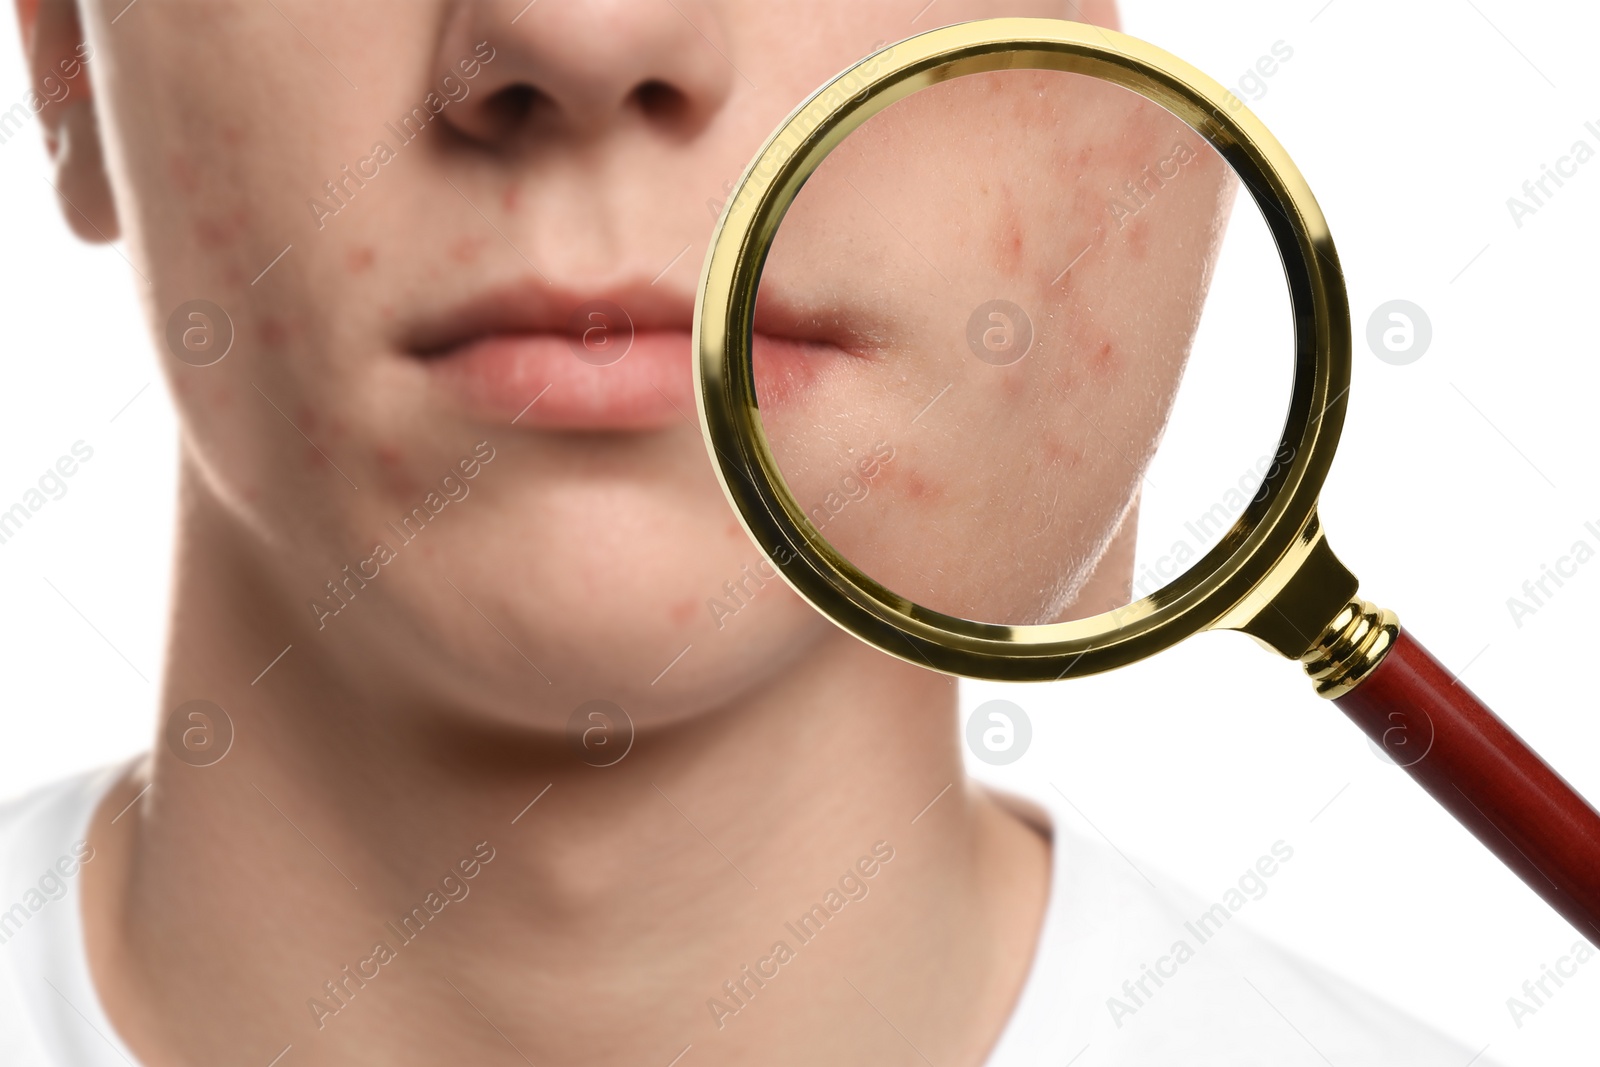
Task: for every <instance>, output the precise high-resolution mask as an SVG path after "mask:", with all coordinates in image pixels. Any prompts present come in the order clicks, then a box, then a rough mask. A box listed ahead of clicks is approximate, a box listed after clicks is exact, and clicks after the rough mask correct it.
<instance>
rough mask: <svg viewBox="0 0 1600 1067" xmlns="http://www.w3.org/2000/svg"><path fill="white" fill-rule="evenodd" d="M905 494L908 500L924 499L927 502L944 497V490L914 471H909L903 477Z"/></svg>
mask: <svg viewBox="0 0 1600 1067" xmlns="http://www.w3.org/2000/svg"><path fill="white" fill-rule="evenodd" d="M905 494H906V498H907V499H909V500H926V501H928V502H929V503H933V502H935V501H938V500H941V499H943V498H944V492H943V490H941V489H940V488H939V487H938V486H936V485H933V484H932V483H930V482H929V481H927V479H925V478H923V477H922V475H920V474H918V473H917V472H916V471H909V472H907V474H906V477H905Z"/></svg>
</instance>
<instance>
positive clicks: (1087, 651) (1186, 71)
mask: <svg viewBox="0 0 1600 1067" xmlns="http://www.w3.org/2000/svg"><path fill="white" fill-rule="evenodd" d="M1006 69H1037V70H1055V71H1063V72H1067V73H1075V74H1084V75H1089V76H1092V77H1096V78H1100V79H1103V80H1106V81H1109V82H1112V83H1114V84H1117V85H1120V86H1122V87H1123V88H1126V89H1129V90H1132V91H1133V92H1136V93H1138V94H1139V95H1141V96H1143V97H1145V98H1146V99H1148V100H1151V101H1152V102H1154V103H1156V104H1159V105H1160V106H1162V107H1164V108H1166V109H1167V110H1168V111H1170V112H1172V113H1173V114H1175V115H1177V116H1178V117H1179V118H1181V119H1183V120H1184V121H1185V122H1187V123H1188V124H1189V125H1190V126H1191V127H1193V128H1194V129H1195V130H1196V131H1197V132H1198V133H1199V134H1200V135H1201V136H1203V137H1204V138H1205V139H1206V140H1207V142H1208V143H1210V144H1211V146H1212V147H1213V148H1214V149H1216V151H1217V152H1218V153H1219V154H1221V155H1222V156H1223V158H1224V159H1226V160H1227V161H1228V163H1229V164H1230V165H1231V166H1232V167H1233V169H1234V171H1235V173H1236V174H1237V175H1238V176H1239V178H1240V180H1241V181H1242V183H1243V184H1244V186H1245V188H1246V190H1247V191H1248V192H1249V193H1250V194H1251V196H1252V197H1253V198H1254V199H1255V201H1256V203H1257V205H1258V206H1259V207H1260V209H1261V211H1262V214H1263V215H1264V217H1265V218H1266V221H1267V224H1268V226H1269V228H1270V229H1271V231H1272V234H1273V238H1274V241H1275V242H1276V243H1277V246H1278V250H1279V254H1280V256H1281V258H1282V262H1283V268H1284V273H1285V279H1286V282H1287V284H1288V288H1289V294H1290V300H1291V304H1292V306H1293V313H1294V338H1295V341H1294V344H1295V357H1294V358H1295V370H1294V385H1293V391H1292V395H1291V399H1290V405H1289V412H1288V416H1287V418H1286V420H1285V423H1284V432H1283V437H1282V440H1281V441H1280V443H1279V449H1280V451H1279V454H1280V455H1281V454H1283V453H1282V450H1283V449H1285V448H1288V449H1292V450H1293V451H1292V459H1291V460H1290V461H1289V462H1288V463H1286V464H1280V469H1279V470H1278V471H1277V473H1276V474H1275V475H1274V476H1273V477H1270V478H1269V479H1268V480H1267V481H1266V482H1265V483H1264V484H1263V486H1262V489H1261V491H1260V492H1258V494H1257V495H1256V497H1255V499H1254V500H1253V501H1252V502H1251V504H1250V505H1249V506H1248V507H1247V509H1246V511H1245V513H1244V514H1243V515H1242V516H1241V517H1240V518H1239V520H1238V522H1237V523H1235V525H1234V526H1233V528H1232V529H1231V530H1230V531H1229V532H1228V533H1227V534H1226V535H1225V536H1224V537H1223V539H1222V540H1221V542H1220V543H1219V544H1218V545H1216V546H1215V547H1214V548H1213V549H1212V550H1211V551H1210V552H1208V553H1207V554H1206V555H1205V556H1204V557H1202V558H1201V559H1200V560H1197V561H1196V562H1195V563H1194V564H1192V565H1191V566H1190V567H1189V569H1188V570H1187V571H1185V572H1184V573H1183V574H1182V575H1180V576H1179V577H1177V578H1176V579H1174V581H1173V582H1172V583H1171V584H1170V585H1167V586H1165V587H1163V588H1161V589H1159V590H1157V591H1156V592H1155V593H1153V594H1151V595H1149V596H1146V597H1143V598H1141V599H1140V600H1137V601H1135V602H1133V603H1132V604H1129V605H1127V606H1125V607H1123V608H1120V609H1118V610H1116V611H1112V612H1107V613H1103V614H1100V615H1095V616H1092V617H1089V618H1085V619H1075V620H1072V621H1070V622H1057V623H1047V624H1042V625H1028V626H1009V625H1002V624H996V623H988V622H978V621H975V620H970V619H963V618H959V617H956V616H951V615H945V614H943V613H940V612H937V611H933V610H931V609H929V608H926V607H923V606H921V605H919V604H916V603H914V602H912V601H910V600H908V599H907V598H905V597H903V596H900V595H898V594H896V593H894V592H893V591H891V590H889V589H887V588H885V587H884V586H882V585H880V584H879V583H877V582H876V581H874V580H873V579H872V578H870V577H869V576H868V575H866V574H865V573H864V572H862V571H861V570H860V569H858V568H857V567H856V566H855V565H854V564H852V563H851V562H850V561H849V560H848V559H846V558H844V557H843V556H841V555H840V554H839V553H838V552H836V551H835V550H834V549H833V547H832V546H831V545H830V544H828V542H827V541H826V540H825V539H824V538H823V537H822V535H821V533H819V532H818V531H817V530H816V528H815V527H814V526H813V525H812V523H811V521H810V519H809V517H808V516H807V514H806V512H805V509H804V508H803V507H802V506H801V504H800V503H799V501H798V500H797V499H796V498H795V497H794V495H793V494H792V493H791V492H790V490H789V488H788V486H787V483H786V482H785V481H784V479H783V477H782V474H781V473H780V471H779V469H778V466H777V463H776V462H775V460H774V457H773V453H772V449H771V446H770V442H769V441H768V439H767V436H766V433H765V430H764V428H763V426H762V423H761V417H760V412H759V409H758V405H757V400H756V392H755V382H754V374H753V369H752V365H751V345H752V329H753V316H754V309H755V298H756V291H757V288H758V287H759V285H760V281H761V271H762V268H763V266H764V265H765V261H766V257H767V254H768V252H769V251H770V249H771V246H772V241H773V238H774V237H775V235H776V233H777V230H778V226H779V225H780V224H781V222H782V220H783V217H784V214H785V213H786V212H787V211H788V209H789V207H790V206H791V205H792V204H793V202H794V199H795V197H796V196H797V195H798V193H799V191H800V188H801V186H802V185H803V184H804V183H805V181H806V180H807V179H808V178H809V177H810V176H811V174H812V173H813V172H814V171H815V170H816V169H817V167H818V166H820V165H821V163H822V161H823V159H825V158H826V157H827V155H828V153H829V152H831V151H832V150H833V149H834V148H835V147H837V146H838V144H840V143H841V142H842V141H843V140H844V139H845V137H847V136H848V135H849V134H850V133H852V132H854V131H855V130H856V129H857V128H858V127H859V126H860V125H861V124H862V123H864V122H866V121H867V120H868V119H869V118H871V117H872V116H873V115H875V114H877V113H878V112H879V111H881V110H883V109H884V108H886V107H888V106H889V105H891V104H893V103H895V102H896V101H898V100H901V99H903V98H905V97H906V96H909V95H911V94H912V93H914V92H917V91H918V90H920V89H924V88H927V87H929V86H931V85H934V84H937V83H939V82H943V81H948V80H950V79H952V78H957V77H961V76H963V75H967V74H974V73H980V72H986V71H996V70H1006ZM693 346H694V351H695V352H696V354H697V358H696V384H697V389H696V407H697V409H698V411H699V416H700V427H701V433H702V435H703V437H704V438H705V441H706V445H707V449H708V451H709V454H710V455H711V457H712V461H713V466H714V467H715V469H716V471H717V477H718V479H719V481H720V482H721V484H722V488H723V492H724V493H725V494H726V495H727V497H728V500H729V502H730V503H732V504H733V506H734V510H735V511H736V512H737V514H738V516H739V520H740V522H741V523H742V524H743V526H744V528H745V531H746V533H748V534H749V535H750V537H751V538H752V539H753V540H754V541H755V542H756V543H757V545H758V546H759V547H760V548H761V549H762V551H763V552H765V553H766V554H767V555H768V556H769V557H770V558H772V559H773V561H774V562H775V563H776V564H777V566H778V569H779V571H780V573H781V574H782V575H783V577H784V579H785V580H786V581H787V582H788V583H789V585H791V586H792V587H793V588H794V589H795V590H796V591H797V592H798V593H800V595H801V596H802V597H804V598H805V599H806V600H807V601H809V602H810V603H811V604H812V605H813V606H814V607H816V608H817V609H818V610H819V611H821V612H822V613H823V614H824V615H825V616H827V617H828V618H829V619H831V620H832V621H833V622H834V623H836V624H837V625H839V626H840V627H842V628H843V629H845V630H846V631H848V632H849V633H852V634H854V635H855V636H856V637H858V638H860V639H862V640H864V641H866V642H868V643H869V644H872V645H874V646H876V647H877V648H880V649H882V650H883V651H885V652H888V653H889V654H891V655H894V656H898V657H899V658H901V659H904V660H907V661H908V662H911V663H916V664H920V665H923V666H926V667H931V668H933V669H934V670H938V671H942V672H945V673H949V674H958V675H965V676H967V677H973V678H987V679H993V680H1000V681H1047V680H1056V679H1061V678H1069V677H1074V676H1077V675H1084V674H1092V673H1095V672H1098V671H1104V670H1109V669H1112V668H1114V667H1119V666H1122V665H1125V664H1127V663H1131V662H1133V661H1135V660H1139V659H1143V658H1144V657H1146V656H1149V655H1152V654H1154V653H1156V652H1159V651H1161V650H1162V649H1165V648H1167V647H1170V646H1171V645H1173V644H1175V643H1177V642H1178V641H1181V640H1183V639H1184V638H1186V637H1188V636H1190V635H1192V634H1195V633H1198V632H1199V631H1201V630H1206V629H1212V628H1217V627H1220V626H1226V625H1228V624H1229V618H1230V615H1232V616H1234V617H1237V616H1238V613H1239V610H1240V609H1241V607H1242V606H1243V605H1245V604H1246V603H1247V601H1251V600H1252V599H1254V600H1260V599H1261V593H1260V590H1261V589H1263V588H1264V587H1266V586H1267V585H1269V584H1270V583H1271V582H1272V581H1274V580H1281V579H1282V574H1283V570H1284V568H1285V566H1287V565H1288V563H1287V561H1289V560H1291V559H1292V558H1294V557H1295V555H1296V553H1297V552H1301V553H1303V551H1304V548H1305V545H1306V544H1307V543H1308V542H1309V541H1310V539H1311V538H1312V537H1313V536H1316V537H1318V538H1320V533H1319V532H1317V529H1318V527H1317V517H1316V511H1317V499H1318V496H1319V494H1320V492H1321V489H1322V483H1323V480H1324V478H1325V477H1326V475H1327V472H1328V468H1329V466H1330V465H1331V463H1332V459H1333V454H1334V451H1335V449H1336V448H1337V446H1338V439H1339V432H1340V430H1341V428H1342V427H1343V424H1344V415H1345V403H1346V394H1347V392H1348V389H1349V384H1350V316H1349V303H1348V298H1347V295H1346V292H1345V286H1344V275H1343V272H1342V271H1341V269H1340V267H1339V261H1338V255H1337V253H1336V251H1335V249H1334V245H1333V239H1332V237H1331V235H1330V234H1329V232H1328V226H1327V222H1326V220H1325V219H1324V217H1323V215H1322V211H1321V209H1320V208H1319V207H1318V206H1317V202H1316V199H1315V198H1314V197H1313V196H1312V194H1311V189H1310V187H1309V186H1308V185H1307V184H1306V182H1305V180H1304V178H1303V177H1302V176H1301V174H1300V172H1299V170H1298V169H1297V168H1296V167H1295V165H1294V162H1293V161H1292V160H1291V159H1290V158H1289V155H1288V153H1287V152H1285V151H1284V149H1283V147H1282V145H1280V144H1279V143H1278V141H1277V140H1276V139H1275V138H1274V137H1273V136H1272V134H1271V133H1270V132H1269V131H1268V130H1267V128H1266V126H1265V125H1263V124H1262V122H1261V121H1260V120H1259V119H1257V118H1256V117H1255V115H1253V114H1252V113H1251V112H1250V111H1249V109H1248V108H1246V107H1245V106H1244V104H1243V103H1242V102H1241V101H1240V100H1239V99H1238V98H1237V97H1236V96H1234V95H1233V94H1232V93H1230V92H1228V90H1226V89H1224V88H1223V87H1222V86H1221V85H1219V84H1218V83H1217V82H1215V81H1213V80H1212V79H1211V78H1209V77H1207V76H1206V75H1205V74H1203V73H1201V72H1200V71H1199V70H1197V69H1195V68H1194V67H1192V66H1190V65H1189V64H1187V63H1185V62H1183V61H1182V60H1181V59H1178V58H1177V57H1176V56H1173V55H1171V54H1169V53H1167V52H1166V51H1164V50H1162V49H1160V48H1157V47H1156V46H1154V45H1152V44H1149V43H1147V42H1145V41H1141V40H1139V39H1137V38H1134V37H1129V36H1127V35H1126V34H1122V33H1117V32H1115V31H1112V30H1106V29H1102V28H1100V27H1097V26H1088V25H1083V24H1080V23H1074V22H1065V21H1060V20H1055V19H1021V18H1008V19H986V20H983V21H978V22H967V23H960V24H956V25H951V26H944V27H941V28H939V29H935V30H930V31H928V32H926V33H921V34H918V35H916V36H914V37H910V38H907V39H906V40H904V41H900V42H898V43H896V44H893V45H890V46H888V47H886V48H884V49H882V50H880V51H878V52H876V53H874V54H872V55H870V56H868V57H867V58H865V59H863V60H862V61H861V62H859V63H857V64H855V65H854V66H852V67H850V68H848V69H847V70H845V71H843V72H842V73H840V74H839V75H838V76H836V77H835V78H833V79H832V80H831V81H829V82H828V83H827V84H826V85H824V86H823V87H822V88H820V89H818V90H817V91H816V92H815V93H813V94H812V95H811V96H810V97H809V98H808V99H807V100H806V101H805V102H804V103H802V104H801V105H800V106H799V107H798V108H796V109H795V110H794V112H792V113H791V114H790V115H789V117H788V118H787V119H786V120H785V121H784V122H783V124H782V125H781V126H779V127H778V129H777V130H776V131H775V132H774V133H773V134H772V136H771V137H770V138H768V140H767V142H766V143H765V144H764V145H763V146H762V149H761V151H760V152H759V153H758V154H757V155H756V157H755V158H754V159H753V160H752V161H751V163H750V165H749V167H747V168H746V170H745V172H744V174H743V175H742V177H741V178H740V180H739V183H738V185H737V186H736V187H735V188H734V190H733V192H732V194H731V195H730V196H729V198H728V201H727V204H726V205H725V206H724V208H723V212H722V216H721V218H720V219H719V221H718V223H717V228H716V231H715V234H714V237H713V240H712V243H711V247H710V249H709V251H708V252H707V255H706V260H705V266H704V268H703V270H702V273H701V279H700V291H699V296H698V299H697V302H696V308H695V323H694V340H693ZM1312 636H1315V635H1310V636H1308V638H1307V642H1308V643H1309V641H1310V637H1312Z"/></svg>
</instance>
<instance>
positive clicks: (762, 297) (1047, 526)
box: [753, 70, 1294, 625]
mask: <svg viewBox="0 0 1600 1067" xmlns="http://www.w3.org/2000/svg"><path fill="white" fill-rule="evenodd" d="M1293 352H1294V349H1293V324H1292V315H1291V309H1290V304H1289V294H1288V291H1287V287H1286V285H1285V283H1284V274H1283V269H1282V265H1281V262H1280V260H1279V257H1278V253H1277V250H1276V248H1275V247H1274V245H1273V242H1272V239H1271V236H1270V233H1269V230H1268V227H1267V225H1266V220H1265V219H1263V218H1262V216H1261V214H1260V209H1259V208H1258V207H1257V206H1256V205H1255V203H1254V201H1253V200H1252V199H1251V198H1250V197H1249V196H1248V195H1241V194H1240V192H1239V181H1238V179H1237V178H1236V176H1235V175H1234V173H1233V172H1232V170H1231V169H1230V168H1229V166H1228V164H1227V163H1226V162H1225V161H1224V160H1223V159H1222V158H1221V157H1220V156H1219V155H1218V154H1217V153H1216V151H1215V150H1213V149H1212V148H1211V147H1210V145H1209V144H1208V143H1207V142H1206V140H1205V139H1204V138H1203V137H1202V136H1201V135H1200V134H1199V133H1197V132H1196V131H1194V130H1193V129H1191V128H1190V127H1189V126H1187V125H1186V124H1184V122H1183V121H1181V120H1180V119H1179V118H1177V117H1176V116H1175V115H1172V114H1171V113H1169V112H1167V111H1166V110H1165V109H1163V108H1162V107H1160V106H1159V105H1157V104H1155V103H1152V102H1150V101H1148V100H1146V99H1145V98H1144V97H1141V96H1139V95H1137V94H1135V93H1133V92H1131V91H1129V90H1126V89H1123V88H1121V87H1119V86H1116V85H1112V84H1110V83H1107V82H1102V81H1098V80H1096V79H1094V78H1091V77H1087V76H1085V75H1079V74H1066V73H1059V72H1053V71H1033V70H1019V71H1001V72H992V73H982V74H972V75H968V76H964V77H959V78H955V79H952V80H950V81H946V82H943V83H940V84H937V85H934V86H932V87H930V88H927V89H924V90H922V91H920V92H917V93H915V94H913V95H911V96H909V97H907V98H906V99H904V100H902V101H900V102H898V103H896V104H893V105H891V106H890V107H889V108H887V109H886V110H884V111H883V112H881V113H879V114H878V115H876V116H874V117H873V118H871V119H869V120H868V121H867V122H866V123H865V124H864V125H862V126H861V127H860V128H859V129H858V130H856V131H855V132H854V133H852V134H851V135H850V136H849V137H847V138H846V139H845V140H844V142H843V143H842V144H841V145H840V146H839V147H838V148H836V149H835V150H834V151H833V152H832V154H830V155H829V156H828V158H827V159H826V160H825V161H824V162H823V163H822V165H821V167H819V168H818V170H817V171H816V173H815V174H814V175H813V176H812V177H811V178H810V180H809V181H808V182H807V184H806V185H805V187H804V188H803V189H802V190H801V192H800V194H799V196H798V198H797V199H796V200H795V202H794V204H793V206H792V207H791V208H790V209H789V212H788V214H787V215H786V216H785V218H784V221H783V223H782V226H781V227H780V229H779V231H778V234H777V237H776V239H775V240H774V243H773V246H772V250H771V254H770V256H769V258H768V260H767V262H766V266H765V268H764V271H763V274H762V279H761V286H760V289H759V291H758V297H757V301H756V314H755V337H754V347H753V363H754V372H755V381H756V393H757V400H758V403H759V407H760V417H761V420H762V425H763V427H764V430H765V432H766V434H767V436H768V439H769V440H770V442H771V446H772V449H773V453H774V457H775V459H776V462H777V466H778V469H779V471H780V472H781V474H782V477H783V480H784V482H785V484H786V486H787V488H788V489H789V491H790V492H791V493H792V494H793V496H794V497H795V499H796V501H797V502H798V504H799V505H800V507H801V508H802V509H804V511H805V513H806V515H807V517H808V519H809V522H810V524H811V526H812V527H813V528H814V529H815V531H816V533H817V534H818V535H819V536H820V537H821V538H823V539H825V540H826V541H828V542H829V543H830V544H831V545H832V546H833V547H834V548H835V549H836V550H837V551H838V552H839V553H840V554H841V555H843V556H844V557H845V558H846V559H848V560H850V561H851V562H852V563H853V564H854V565H855V566H856V567H858V568H859V569H860V570H862V571H863V572H864V573H865V574H867V575H868V576H869V577H870V578H872V579H874V580H875V581H877V582H879V583H880V584H882V585H884V586H886V587H887V588H889V589H890V590H892V591H893V592H895V593H897V594H899V595H901V596H904V597H906V598H908V599H910V600H912V601H914V602H915V603H917V604H920V605H922V606H923V607H926V608H931V609H933V610H935V611H939V612H942V613H944V614H947V615H955V616H959V617H963V618H967V619H972V620H976V621H980V622H992V623H1005V624H1010V625H1029V624H1040V623H1048V622H1057V621H1065V620H1069V619H1076V618H1084V617H1087V616H1090V615H1096V614H1099V613H1102V612H1106V611H1113V610H1115V609H1117V608H1119V607H1122V606H1124V605H1126V604H1128V603H1130V602H1132V601H1134V600H1138V599H1139V598H1141V597H1144V596H1147V595H1149V594H1151V593H1154V592H1156V591H1157V590H1158V589H1160V588H1161V587H1162V586H1164V585H1166V584H1168V583H1169V582H1171V581H1172V580H1173V579H1175V578H1177V577H1178V576H1179V575H1180V574H1182V573H1183V572H1184V571H1185V570H1186V569H1187V568H1188V567H1189V566H1191V565H1192V564H1194V563H1195V562H1196V561H1198V560H1199V559H1200V558H1201V557H1202V556H1204V555H1205V554H1206V552H1207V551H1208V550H1210V549H1211V548H1212V547H1213V546H1214V545H1216V544H1217V543H1218V542H1219V541H1220V540H1221V539H1223V538H1224V537H1225V536H1226V534H1227V531H1228V530H1229V529H1230V528H1231V527H1232V526H1233V524H1234V523H1235V521H1236V520H1237V519H1238V518H1239V516H1240V515H1242V514H1243V513H1244V511H1245V509H1246V508H1247V507H1248V506H1249V504H1250V501H1251V499H1252V498H1253V497H1255V496H1256V495H1257V492H1258V489H1259V488H1260V486H1261V485H1262V484H1263V481H1264V480H1265V479H1266V478H1269V477H1271V476H1272V475H1273V474H1274V473H1275V470H1276V469H1277V468H1278V467H1279V466H1280V465H1283V464H1285V463H1286V462H1287V461H1288V460H1290V459H1291V458H1292V454H1291V453H1290V452H1289V450H1288V449H1286V448H1280V446H1279V438H1280V436H1281V434H1282V430H1283V424H1284V418H1285V412H1286V409H1287V406H1288V400H1289V391H1290V386H1291V380H1292V377H1293Z"/></svg>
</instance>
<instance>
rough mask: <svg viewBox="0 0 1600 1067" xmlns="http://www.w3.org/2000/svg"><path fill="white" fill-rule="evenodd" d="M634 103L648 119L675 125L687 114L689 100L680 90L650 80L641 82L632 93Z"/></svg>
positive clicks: (662, 82) (664, 83)
mask: <svg viewBox="0 0 1600 1067" xmlns="http://www.w3.org/2000/svg"><path fill="white" fill-rule="evenodd" d="M632 97H633V100H634V103H636V104H637V105H638V106H639V110H640V111H641V112H643V113H644V116H645V117H646V118H648V119H653V120H656V121H658V122H662V123H666V124H668V125H672V124H676V123H677V122H679V121H680V120H682V119H683V118H684V117H685V116H686V115H688V113H689V98H688V96H686V95H685V94H684V93H683V91H682V90H680V89H677V88H674V87H673V86H671V85H668V84H667V83H666V82H664V81H659V80H656V79H654V78H652V79H651V80H649V81H646V82H641V83H640V84H639V86H638V88H636V89H634V91H633V93H632Z"/></svg>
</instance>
